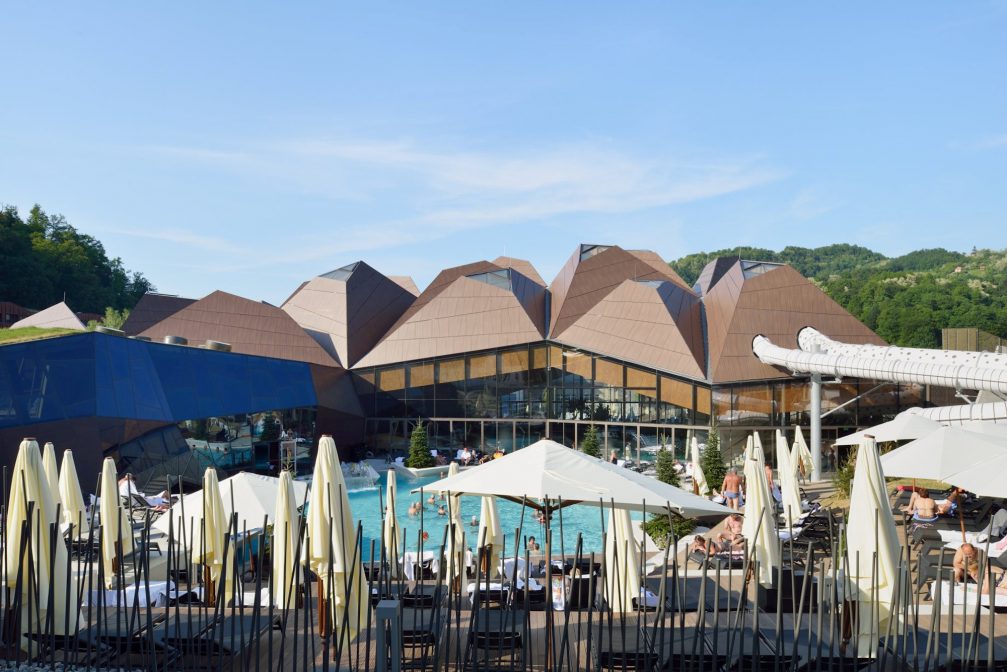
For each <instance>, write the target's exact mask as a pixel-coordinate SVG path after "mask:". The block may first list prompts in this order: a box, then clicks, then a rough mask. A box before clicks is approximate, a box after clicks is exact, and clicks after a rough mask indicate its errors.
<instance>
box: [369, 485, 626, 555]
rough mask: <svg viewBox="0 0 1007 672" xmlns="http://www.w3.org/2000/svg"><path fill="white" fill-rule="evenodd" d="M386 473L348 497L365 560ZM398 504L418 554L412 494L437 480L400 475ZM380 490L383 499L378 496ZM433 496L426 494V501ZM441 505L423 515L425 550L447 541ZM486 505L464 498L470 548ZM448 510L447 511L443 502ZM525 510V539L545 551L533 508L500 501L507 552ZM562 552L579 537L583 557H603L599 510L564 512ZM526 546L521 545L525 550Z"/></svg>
mask: <svg viewBox="0 0 1007 672" xmlns="http://www.w3.org/2000/svg"><path fill="white" fill-rule="evenodd" d="M386 478H387V477H386V475H385V474H384V473H382V474H381V479H380V481H379V482H378V486H377V487H375V488H373V489H367V490H357V491H355V492H350V493H349V498H350V507H351V508H352V509H353V516H354V518H355V519H356V520H359V521H360V522H361V523H362V524H363V535H364V557H365V558H366V557H369V554H370V543H371V540H373V541H374V547H375V549H378V548H379V547H380V543H381V506H382V503H383V502H384V497H385V493H386V492H387V489H386V483H387V481H386ZM396 478H397V479H398V482H397V483H396V486H397V487H398V501H397V502H396V519H397V520H398V523H399V528H400V529H401V530H402V531H403V533H404V537H405V540H404V544H405V546H406V549H405V550H416V547H417V544H418V541H419V539H418V534H419V531H420V522H421V521H420V517H419V516H410V515H409V505H410V504H411V503H413V502H415V501H418V500H419V499H420V495H419V493H416V494H410V491H411V490H414V489H416V488H420V487H422V486H424V485H426V484H428V483H433V482H434V481H436V480H438V479H437V478H435V477H427V478H420V479H416V480H412V481H410V480H407V479H406V478H403V477H402V476H401V475H397V476H396ZM379 491H380V498H379V495H378V493H379ZM429 496H430V495H429V494H427V493H424V495H423V499H424V500H426V499H427V498H428V497H429ZM440 503H441V502H440V501H438V503H437V504H427V503H425V507H424V511H423V520H422V525H423V529H424V530H426V531H427V532H428V533H429V535H430V538H429V539H428V540H427V541H426V542H424V548H425V549H426V550H432V549H433V548H435V547H437V546H439V545H440V544H441V543H442V540H443V539H444V529H445V527H446V525H447V521H448V519H447V517H446V516H443V517H442V516H438V515H437V508H438V505H439V504H440ZM481 505H482V501H481V498H480V497H462V511H461V512H462V521H463V522H464V523H465V533H466V543H467V544H468V545H469V547H470V548H471V547H473V546H474V543H473V542H474V538H475V534H476V532H477V530H478V529H479V528H478V527H472V526H470V524H469V523H470V522H471V520H472V517H473V516H478V515H479V511H480V507H481ZM445 508H447V506H446V503H445ZM522 510H523V511H524V523H523V526H522V530H521V535H522V537H523V538H524V537H528V536H533V537H535V539H536V540H537V541H538V543H539V545H540V546H541V547H542V551H543V552H544V551H545V526H544V525H541V524H540V523H538V522H537V521H536V520H535V511H534V509H530V508H526V507H522V506H521V505H520V504H515V503H513V502H508V501H505V500H501V499H498V500H497V511H498V512H499V514H500V527H501V528H502V529H503V532H504V534H505V535H507V552H508V553H510V552H512V551H513V549H514V539H515V536H514V535H515V533H516V532H517V529H518V526H520V525H522V523H521V512H522ZM633 517H634V519H640V518H641V517H642V516H641V515H640V514H634V516H633ZM562 523H563V525H562V532H563V538H562V548H563V552H565V553H574V552H575V551H576V548H577V535H578V534H581V535H583V552H584V553H585V554H588V553H590V552H591V551H594V552H596V553H601V552H603V551H604V548H603V547H602V521H601V513H600V509H599V508H598V507H596V506H584V505H574V506H569V507H567V508H565V509H563V514H562ZM552 531H553V547H554V551H553V552H554V553H557V554H558V553H559V546H560V516H559V514H556V515H555V516H554V517H553V520H552ZM522 548H523V546H522Z"/></svg>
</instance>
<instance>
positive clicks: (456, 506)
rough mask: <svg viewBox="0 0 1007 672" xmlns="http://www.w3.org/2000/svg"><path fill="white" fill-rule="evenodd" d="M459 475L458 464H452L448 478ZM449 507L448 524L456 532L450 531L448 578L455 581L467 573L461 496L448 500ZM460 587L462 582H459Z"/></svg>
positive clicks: (451, 497)
mask: <svg viewBox="0 0 1007 672" xmlns="http://www.w3.org/2000/svg"><path fill="white" fill-rule="evenodd" d="M457 475H458V463H457V462H452V463H451V464H450V465H449V466H448V478H450V477H451V476H457ZM448 507H449V508H450V509H451V511H450V514H451V518H450V522H449V523H448V524H449V525H450V526H451V527H452V528H453V530H454V533H453V534H452V533H451V530H449V531H448V548H447V553H448V577H449V578H450V579H451V580H452V581H454V580H455V579H457V578H459V577H461V576H462V575H463V574H464V573H465V550H466V549H465V526H464V525H463V524H462V498H461V496H460V495H454V494H452V495H451V496H450V498H449V499H448ZM458 585H459V587H460V585H461V584H460V582H459V584H458Z"/></svg>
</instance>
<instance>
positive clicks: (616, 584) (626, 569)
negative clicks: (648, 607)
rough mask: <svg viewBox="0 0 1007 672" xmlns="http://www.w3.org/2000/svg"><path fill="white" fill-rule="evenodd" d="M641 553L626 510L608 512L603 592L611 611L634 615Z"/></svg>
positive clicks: (638, 595)
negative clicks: (631, 612)
mask: <svg viewBox="0 0 1007 672" xmlns="http://www.w3.org/2000/svg"><path fill="white" fill-rule="evenodd" d="M640 586H641V584H640V549H639V548H638V546H637V543H636V537H635V535H634V534H633V521H632V519H631V518H630V516H629V511H628V510H626V509H610V510H609V514H608V534H606V536H605V590H606V599H607V601H608V604H609V607H610V608H611V609H612V611H616V612H627V611H633V600H634V599H639V598H640V596H641V595H640Z"/></svg>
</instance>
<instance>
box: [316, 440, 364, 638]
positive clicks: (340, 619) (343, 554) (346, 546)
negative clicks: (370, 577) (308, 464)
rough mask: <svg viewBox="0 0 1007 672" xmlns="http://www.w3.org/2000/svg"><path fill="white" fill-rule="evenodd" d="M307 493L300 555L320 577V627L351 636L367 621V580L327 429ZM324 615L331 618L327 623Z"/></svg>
mask: <svg viewBox="0 0 1007 672" xmlns="http://www.w3.org/2000/svg"><path fill="white" fill-rule="evenodd" d="M308 497H309V498H308V530H307V532H308V544H307V553H306V557H305V558H304V559H305V562H306V563H307V564H308V566H309V567H310V568H311V571H313V572H314V573H315V574H316V575H317V576H318V579H319V586H318V590H319V593H320V597H321V598H322V600H323V601H324V606H323V607H322V608H320V611H319V630H320V631H321V632H322V633H326V632H329V631H331V632H334V633H337V635H338V636H342V632H343V628H344V627H345V628H346V633H347V634H348V636H349V639H353V638H354V637H356V635H357V633H358V632H359V631H360V628H361V626H362V625H363V624H364V622H365V621H364V620H363V619H364V617H365V616H366V611H365V610H366V608H367V600H366V599H365V598H366V595H367V585H366V581H365V578H364V570H363V565H362V563H361V559H360V550H361V549H360V548H358V547H357V543H356V540H357V534H356V532H357V526H356V525H355V524H354V522H353V512H352V511H351V510H350V500H349V497H348V496H347V493H346V483H345V481H344V480H343V470H342V468H341V467H340V466H339V454H338V453H337V452H336V442H335V441H333V440H332V437H331V436H329V435H327V434H326V435H323V436H322V438H321V440H320V441H319V442H318V455H317V456H316V458H315V470H314V475H313V477H312V482H311V493H310V494H309V496H308ZM323 614H324V615H326V616H327V617H330V618H331V619H332V620H331V624H330V623H328V622H327V618H323V616H322V615H323ZM330 625H331V628H330V627H329V626H330Z"/></svg>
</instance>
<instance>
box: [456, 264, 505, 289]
mask: <svg viewBox="0 0 1007 672" xmlns="http://www.w3.org/2000/svg"><path fill="white" fill-rule="evenodd" d="M465 277H467V278H468V279H470V280H475V281H476V282H485V283H486V284H487V285H493V286H494V287H499V288H500V289H506V290H507V291H510V289H511V277H510V269H509V268H504V269H501V270H499V271H487V272H486V273H476V274H475V275H467V276H465Z"/></svg>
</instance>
